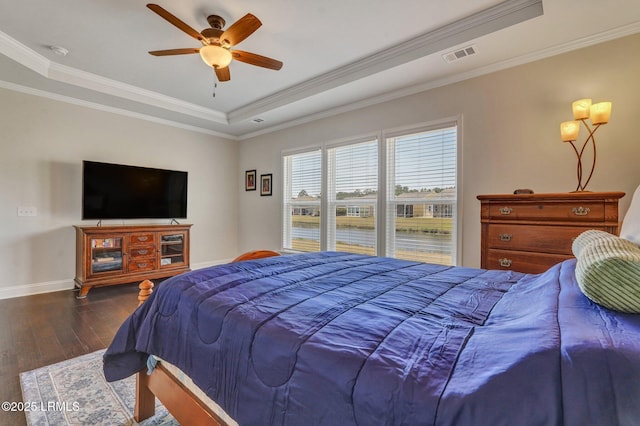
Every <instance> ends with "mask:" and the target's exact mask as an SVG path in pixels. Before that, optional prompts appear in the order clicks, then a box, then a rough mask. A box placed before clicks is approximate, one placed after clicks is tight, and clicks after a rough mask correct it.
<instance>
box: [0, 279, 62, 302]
mask: <svg viewBox="0 0 640 426" xmlns="http://www.w3.org/2000/svg"><path fill="white" fill-rule="evenodd" d="M73 287H74V283H73V280H72V279H70V280H60V281H48V282H44V283H35V284H25V285H17V286H13V287H7V288H0V299H12V298H14V297H22V296H32V295H34V294H41V293H51V292H54V291H62V290H72V289H73Z"/></svg>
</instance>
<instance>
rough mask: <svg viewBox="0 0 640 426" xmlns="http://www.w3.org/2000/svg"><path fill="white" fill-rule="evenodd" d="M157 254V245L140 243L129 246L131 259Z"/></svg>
mask: <svg viewBox="0 0 640 426" xmlns="http://www.w3.org/2000/svg"><path fill="white" fill-rule="evenodd" d="M155 254H156V247H155V246H154V245H138V246H133V247H130V248H129V257H130V258H131V259H137V258H141V257H149V256H155Z"/></svg>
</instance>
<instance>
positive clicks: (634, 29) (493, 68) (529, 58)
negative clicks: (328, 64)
mask: <svg viewBox="0 0 640 426" xmlns="http://www.w3.org/2000/svg"><path fill="white" fill-rule="evenodd" d="M637 33H640V21H639V22H634V23H632V24H628V25H624V26H622V27H618V28H614V29H613V30H609V31H603V32H601V33H598V34H595V35H591V36H588V37H583V38H579V39H576V40H573V41H571V42H568V43H562V44H559V45H555V46H551V47H549V48H547V49H542V50H539V51H536V52H532V53H528V54H525V55H521V56H518V57H516V58H512V59H509V60H505V61H500V62H496V63H494V64H491V65H487V66H485V67H481V68H476V69H473V70H471V71H467V72H462V73H458V74H453V75H449V76H447V77H443V78H440V79H436V80H432V81H429V82H426V83H420V84H416V85H413V86H410V87H406V88H404V89H400V90H394V91H392V92H387V93H383V94H381V95H378V96H372V97H370V98H366V99H363V100H360V101H356V102H352V103H349V104H345V105H342V106H339V107H335V108H331V109H328V110H324V111H320V112H317V113H314V114H309V115H307V116H304V117H299V118H297V119H293V120H290V121H287V122H285V123H281V124H277V125H274V126H270V127H267V128H264V129H260V130H258V131H255V132H251V133H245V134H244V135H241V136H240V137H239V140H241V141H242V140H248V139H251V138H255V137H258V136H261V135H265V134H269V133H273V132H276V131H279V130H284V129H287V128H289V127H294V126H298V125H301V124H305V123H310V122H312V121H316V120H321V119H323V118H329V117H332V116H335V115H340V114H344V113H346V112H350V111H354V110H358V109H362V108H366V107H370V106H374V105H377V104H381V103H384V102H389V101H393V100H395V99H399V98H403V97H406V96H411V95H415V94H418V93H422V92H426V91H428V90H432V89H436V88H438V87H443V86H447V85H449V84H454V83H458V82H460V81H464V80H469V79H471V78H475V77H480V76H483V75H486V74H491V73H493V72H497V71H502V70H505V69H508V68H513V67H516V66H519V65H524V64H527V63H530V62H534V61H537V60H541V59H546V58H549V57H552V56H556V55H560V54H563V53H567V52H571V51H574V50H578V49H582V48H584V47H589V46H593V45H596V44H600V43H604V42H607V41H611V40H615V39H618V38H622V37H626V36H630V35H634V34H637Z"/></svg>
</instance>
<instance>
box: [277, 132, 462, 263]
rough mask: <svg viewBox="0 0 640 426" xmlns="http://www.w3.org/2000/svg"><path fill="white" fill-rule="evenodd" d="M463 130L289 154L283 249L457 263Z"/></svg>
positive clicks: (285, 169) (384, 136)
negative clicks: (459, 152) (344, 252)
mask: <svg viewBox="0 0 640 426" xmlns="http://www.w3.org/2000/svg"><path fill="white" fill-rule="evenodd" d="M457 152H458V132H457V124H456V123H455V122H450V123H448V124H446V125H439V126H436V127H431V128H427V129H425V130H419V131H416V130H414V131H408V132H395V133H393V134H391V133H389V134H385V133H382V132H381V133H380V136H379V137H377V138H371V139H367V140H359V141H352V142H349V143H341V144H336V145H328V146H326V147H323V148H322V149H314V150H311V151H309V152H302V153H295V154H285V155H283V177H284V179H283V180H284V191H283V193H284V199H283V248H285V249H292V250H297V251H318V250H324V249H326V250H338V251H348V252H355V253H365V254H374V255H375V254H377V255H380V256H390V257H396V258H401V259H408V260H418V261H423V262H429V263H440V264H447V265H455V264H457V256H456V242H457V232H456V230H457V204H458V190H457V158H458V153H457Z"/></svg>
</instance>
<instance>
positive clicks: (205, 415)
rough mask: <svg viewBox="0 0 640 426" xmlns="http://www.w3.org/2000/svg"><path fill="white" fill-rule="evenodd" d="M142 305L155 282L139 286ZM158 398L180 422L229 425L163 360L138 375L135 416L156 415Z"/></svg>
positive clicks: (259, 254)
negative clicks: (176, 375) (182, 381)
mask: <svg viewBox="0 0 640 426" xmlns="http://www.w3.org/2000/svg"><path fill="white" fill-rule="evenodd" d="M279 255H280V253H278V252H275V251H271V250H257V251H251V252H247V253H244V254H242V255H240V256H238V257H236V258H235V259H233V261H232V262H241V261H244V260H252V259H261V258H264V257H272V256H279ZM138 288H139V289H140V292H139V293H138V306H140V305H142V304H143V303H144V302H145V300H147V298H148V297H149V296H150V295H151V293H152V292H153V282H151V281H149V280H145V281H143V282H142V283H140V285H139V286H138ZM156 398H158V399H159V400H160V402H162V404H163V405H164V406H165V408H166V409H167V410H168V411H169V413H171V415H172V416H173V417H174V418H175V419H176V420H177V421H178V423H180V424H184V425H191V424H194V425H199V426H200V425H202V426H227V423H226V422H225V421H224V420H223V419H221V418H220V417H219V416H218V415H217V414H216V413H215V412H214V411H213V410H212V409H211V408H210V407H209V406H208V405H207V404H206V403H205V402H203V401H202V400H201V399H200V398H199V397H198V396H196V395H195V394H194V393H193V392H191V391H190V390H189V389H188V388H187V387H186V386H185V385H184V384H182V383H181V382H180V381H179V380H178V379H177V378H176V377H175V376H174V375H173V374H172V373H171V372H170V371H168V370H167V369H166V368H165V367H164V366H163V365H162V363H158V364H157V365H156V368H155V369H154V370H153V372H152V373H151V374H150V375H149V374H147V370H146V369H143V370H140V371H139V372H138V373H137V375H136V406H135V411H134V419H135V421H136V422H141V421H142V420H144V419H147V418H149V417H151V416H153V415H154V414H155V399H156Z"/></svg>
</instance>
